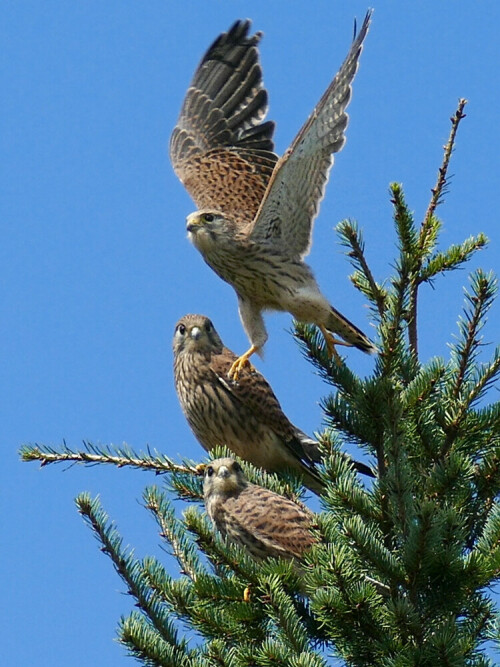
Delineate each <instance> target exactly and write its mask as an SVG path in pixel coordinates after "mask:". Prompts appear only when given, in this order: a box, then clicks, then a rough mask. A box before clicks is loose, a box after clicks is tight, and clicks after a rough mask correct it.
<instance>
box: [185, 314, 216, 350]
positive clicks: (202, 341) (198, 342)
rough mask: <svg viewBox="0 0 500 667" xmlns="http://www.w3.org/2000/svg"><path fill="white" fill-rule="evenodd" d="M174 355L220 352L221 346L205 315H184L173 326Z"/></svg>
mask: <svg viewBox="0 0 500 667" xmlns="http://www.w3.org/2000/svg"><path fill="white" fill-rule="evenodd" d="M173 347H174V355H175V356H176V357H177V355H179V354H180V353H181V352H187V353H193V352H200V353H202V354H206V353H211V352H217V353H219V352H221V351H222V348H223V345H222V341H221V339H220V337H219V334H218V333H217V331H216V330H215V327H214V325H213V324H212V322H211V320H210V319H209V318H208V317H205V315H184V317H181V319H180V320H179V321H178V322H177V324H176V325H175V333H174V343H173Z"/></svg>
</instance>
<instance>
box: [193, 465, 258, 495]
mask: <svg viewBox="0 0 500 667" xmlns="http://www.w3.org/2000/svg"><path fill="white" fill-rule="evenodd" d="M247 484H248V482H247V481H246V479H245V477H244V475H243V470H242V469H241V466H240V464H239V463H238V461H235V460H234V459H230V458H227V459H215V461H211V462H210V463H208V464H207V465H206V467H205V477H204V481H203V495H204V497H205V500H206V499H207V498H209V497H210V496H212V495H213V494H221V495H224V496H226V495H234V494H235V493H238V491H241V490H242V489H244V488H245V487H246V486H247Z"/></svg>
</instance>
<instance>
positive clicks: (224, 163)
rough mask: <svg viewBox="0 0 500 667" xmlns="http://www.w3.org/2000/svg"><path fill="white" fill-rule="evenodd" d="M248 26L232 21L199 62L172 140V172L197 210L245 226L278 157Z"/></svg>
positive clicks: (254, 41) (254, 37)
mask: <svg viewBox="0 0 500 667" xmlns="http://www.w3.org/2000/svg"><path fill="white" fill-rule="evenodd" d="M249 29H250V21H236V23H235V24H234V25H233V26H232V27H231V28H230V30H229V31H228V32H226V33H222V34H221V35H220V36H219V37H218V38H217V39H216V40H215V42H214V43H213V44H212V46H211V47H210V48H209V49H208V51H207V52H206V54H205V55H204V56H203V58H202V60H201V62H200V64H199V66H198V68H197V69H196V72H195V74H194V77H193V80H192V82H191V85H190V87H189V89H188V91H187V93H186V97H185V99H184V102H183V105H182V108H181V112H180V115H179V119H178V121H177V125H176V126H175V128H174V130H173V132H172V136H171V138H170V158H171V161H172V165H173V168H174V171H175V173H176V174H177V176H178V177H179V179H180V180H181V182H182V183H183V184H184V186H185V187H186V189H187V190H188V192H189V193H190V195H191V197H192V198H193V200H194V202H195V204H196V205H197V207H198V208H200V209H213V210H217V211H220V212H222V213H224V214H226V215H228V216H230V217H231V218H234V219H235V221H236V222H239V223H240V224H246V223H249V222H251V221H252V220H253V219H254V217H255V214H256V213H257V210H258V208H259V205H260V203H261V200H262V197H263V196H264V193H265V191H266V188H267V184H268V182H269V179H270V177H271V174H272V172H273V169H274V166H275V164H276V162H277V159H278V157H277V156H276V155H275V154H274V152H273V150H274V144H273V139H272V137H273V131H274V123H273V122H271V121H265V122H264V118H265V115H266V113H267V106H268V96H267V91H266V90H265V89H264V87H263V83H262V70H261V67H260V63H259V54H258V50H257V45H258V43H259V41H260V38H261V36H262V35H261V33H256V34H254V35H252V36H248V31H249Z"/></svg>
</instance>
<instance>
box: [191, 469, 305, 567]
mask: <svg viewBox="0 0 500 667" xmlns="http://www.w3.org/2000/svg"><path fill="white" fill-rule="evenodd" d="M204 474H205V477H204V482H203V497H204V500H205V508H206V510H207V514H208V516H209V517H210V519H211V520H212V522H213V523H214V525H215V526H216V527H217V529H218V530H219V531H220V532H221V533H222V536H223V537H225V538H226V539H227V540H228V541H230V542H233V543H234V544H237V545H238V546H242V547H244V548H245V549H247V550H248V552H249V553H250V555H251V556H253V557H254V558H256V559H258V560H262V559H263V558H267V557H273V558H286V559H288V560H300V558H301V557H302V556H303V555H304V553H305V551H307V549H309V548H310V547H311V546H312V545H313V544H314V543H315V542H316V539H315V538H314V536H313V535H312V533H311V526H312V518H313V515H312V514H311V513H309V512H307V511H306V510H304V509H302V508H301V507H299V506H298V505H297V504H296V503H294V502H293V501H291V500H289V499H288V498H285V497H283V496H280V495H279V494H277V493H273V492H272V491H269V490H268V489H264V488H263V487H261V486H257V485H256V484H250V483H249V482H248V481H247V480H246V479H245V477H244V475H243V471H242V469H241V466H240V464H239V463H238V462H237V461H235V460H234V459H230V458H225V459H216V460H215V461H211V462H210V463H209V464H207V466H206V467H205V473H204Z"/></svg>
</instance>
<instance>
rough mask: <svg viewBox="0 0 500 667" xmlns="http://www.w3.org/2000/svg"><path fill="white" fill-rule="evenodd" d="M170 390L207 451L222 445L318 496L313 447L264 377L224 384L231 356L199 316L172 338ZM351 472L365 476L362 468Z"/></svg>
mask: <svg viewBox="0 0 500 667" xmlns="http://www.w3.org/2000/svg"><path fill="white" fill-rule="evenodd" d="M173 349H174V377H175V388H176V390H177V395H178V397H179V401H180V404H181V407H182V410H183V411H184V414H185V415H186V419H187V421H188V423H189V425H190V427H191V429H192V431H193V433H194V434H195V436H196V437H197V439H198V440H199V442H200V443H201V445H202V447H203V448H204V449H206V450H207V451H210V450H212V449H213V448H214V447H216V446H217V445H225V446H226V447H227V448H228V449H230V450H231V451H232V452H233V453H234V454H236V456H239V457H240V458H241V459H244V460H245V461H249V462H250V463H252V464H253V465H255V466H258V467H259V468H263V469H264V470H268V471H269V472H283V471H285V470H286V469H287V468H288V469H289V470H292V471H293V472H295V473H297V474H299V475H300V476H301V477H302V479H303V482H304V484H305V485H306V486H307V487H309V489H311V491H314V492H315V493H318V494H319V493H321V492H322V490H323V488H324V484H323V481H322V480H321V478H320V476H319V475H318V471H317V469H316V467H315V463H319V462H320V461H321V453H320V450H319V447H318V443H317V442H316V441H315V440H312V439H311V438H309V437H308V436H307V435H306V434H305V433H303V432H302V431H301V430H300V429H298V428H297V427H296V426H294V425H293V424H292V423H291V422H290V421H289V419H288V418H287V417H286V415H285V414H284V413H283V411H282V409H281V406H280V404H279V401H278V399H277V398H276V396H275V395H274V393H273V390H272V389H271V387H270V386H269V384H268V383H267V382H266V380H265V379H264V377H263V376H262V375H261V374H260V373H259V372H258V371H256V370H255V369H254V368H253V367H251V368H243V369H242V370H241V372H240V374H239V377H238V380H232V379H230V378H228V375H227V374H228V371H229V369H230V368H231V366H232V365H233V363H234V362H235V360H236V358H237V357H236V355H235V354H234V353H233V352H231V350H228V349H227V348H226V347H224V345H223V343H222V341H221V339H220V337H219V335H218V333H217V331H216V330H215V328H214V325H213V324H212V322H211V321H210V320H209V319H208V317H205V316H204V315H185V316H184V317H182V318H181V319H180V320H179V321H178V322H177V324H176V327H175V334H174V342H173ZM352 464H353V466H354V467H355V468H356V470H358V472H361V473H363V474H366V475H371V476H373V475H372V472H371V470H370V469H369V468H368V467H367V466H365V465H364V464H362V463H358V462H356V461H352Z"/></svg>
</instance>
